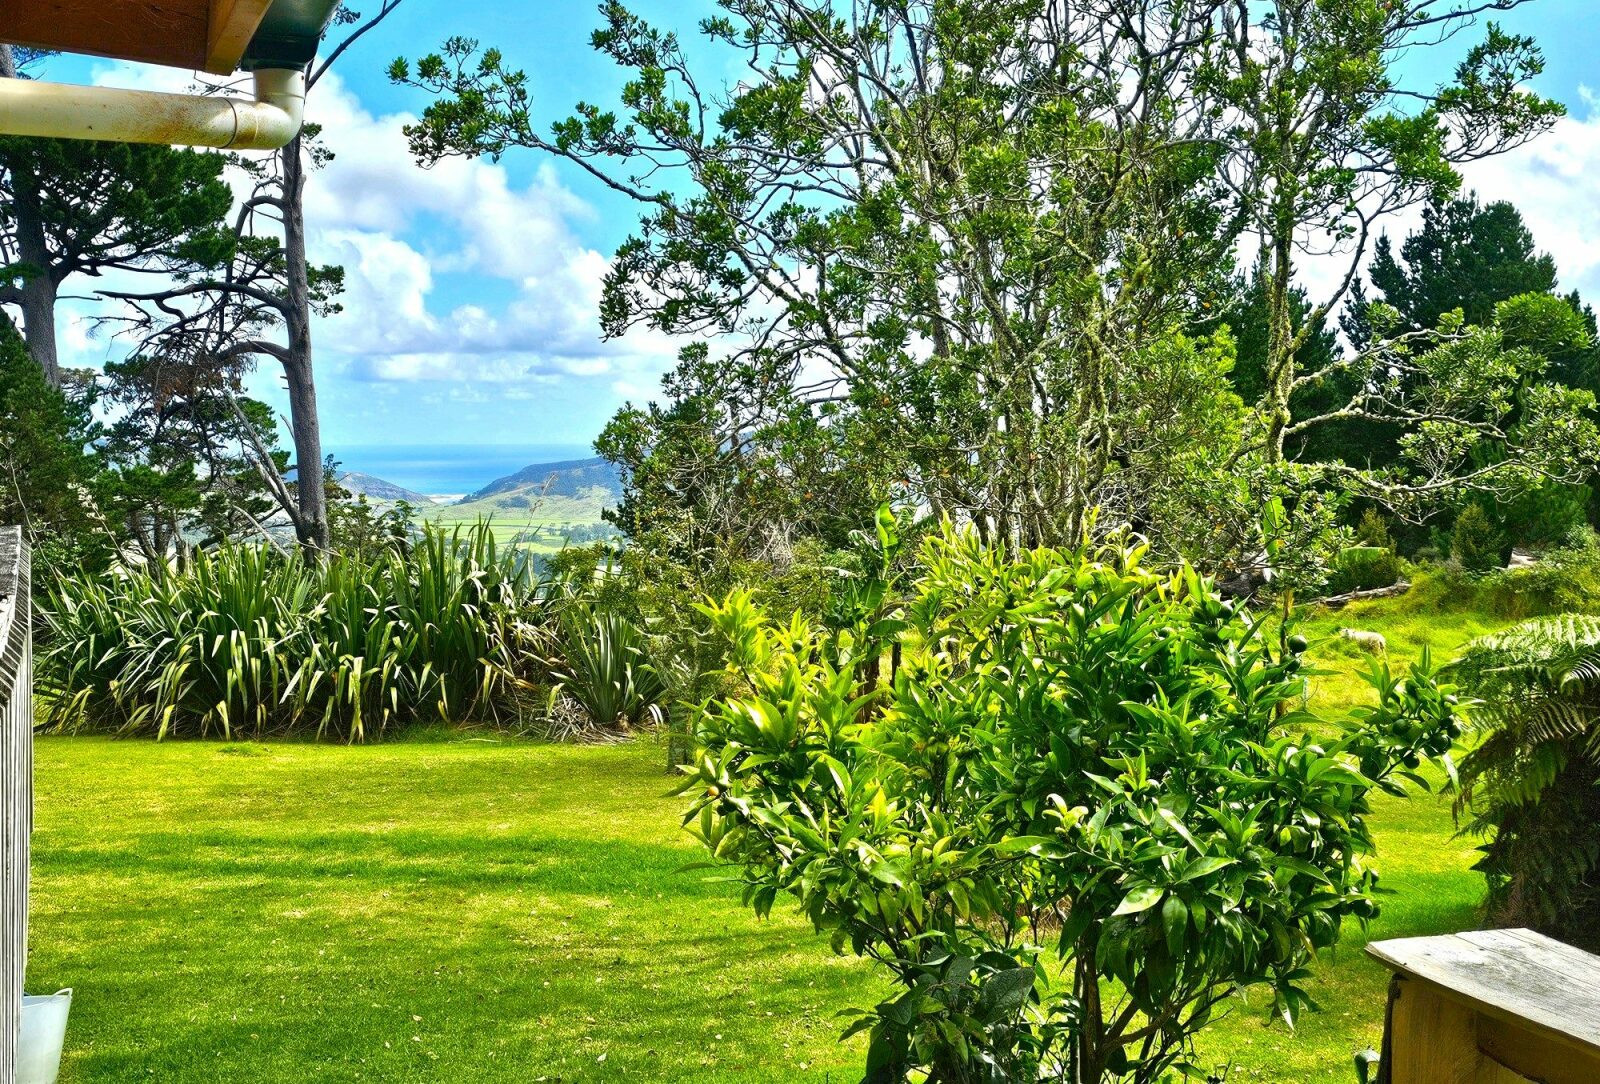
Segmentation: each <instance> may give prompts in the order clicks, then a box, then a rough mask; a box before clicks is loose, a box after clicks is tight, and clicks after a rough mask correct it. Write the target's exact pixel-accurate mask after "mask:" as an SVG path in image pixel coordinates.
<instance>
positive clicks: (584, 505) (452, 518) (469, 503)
mask: <svg viewBox="0 0 1600 1084" xmlns="http://www.w3.org/2000/svg"><path fill="white" fill-rule="evenodd" d="M621 495H622V483H621V480H620V479H619V478H618V477H617V471H616V468H615V467H613V466H612V465H611V464H610V463H607V462H606V461H605V460H603V459H600V458H598V457H596V458H593V459H570V460H561V461H559V462H553V463H534V464H532V465H530V466H527V467H524V468H522V469H521V470H519V471H517V472H516V473H515V474H508V475H506V476H505V477H504V478H497V479H495V480H494V481H493V482H490V483H489V484H488V485H486V486H484V487H483V488H482V489H480V490H478V491H477V492H475V493H471V494H468V495H467V496H466V497H465V498H463V499H462V500H461V501H459V502H457V503H456V504H452V505H446V506H444V507H433V508H429V509H426V510H425V511H424V513H423V515H424V516H425V518H427V519H428V520H430V521H432V522H434V523H439V524H443V525H450V524H456V523H474V522H476V521H478V520H482V519H486V520H489V521H490V522H492V523H493V524H494V529H495V536H496V537H497V538H498V539H499V540H500V541H501V542H505V543H510V544H515V545H520V546H523V547H526V548H528V549H532V550H534V551H536V552H543V553H554V552H555V551H557V550H559V549H561V548H562V547H563V546H566V545H573V544H581V543H585V542H592V541H594V540H596V539H598V538H604V537H608V536H610V535H611V534H612V533H613V531H612V529H611V528H610V526H609V525H607V524H606V523H604V522H603V520H602V518H601V513H602V512H604V511H605V509H607V508H610V507H613V506H614V505H615V504H616V503H617V501H618V499H620V497H621Z"/></svg>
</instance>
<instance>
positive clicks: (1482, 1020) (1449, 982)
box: [1367, 930, 1600, 1084]
mask: <svg viewBox="0 0 1600 1084" xmlns="http://www.w3.org/2000/svg"><path fill="white" fill-rule="evenodd" d="M1367 952H1368V953H1370V954H1371V955H1372V956H1373V957H1375V958H1376V959H1377V960H1378V961H1379V962H1380V963H1382V964H1383V965H1384V966H1385V967H1387V968H1388V969H1389V970H1390V971H1391V972H1393V973H1394V979H1393V981H1392V982H1391V984H1390V988H1389V1018H1388V1022H1387V1026H1386V1027H1385V1028H1384V1041H1383V1060H1382V1063H1381V1065H1380V1068H1379V1073H1378V1079H1379V1081H1380V1082H1382V1084H1595V1082H1596V1081H1600V956H1593V955H1591V954H1589V953H1587V952H1584V951H1582V950H1581V949H1576V948H1573V947H1572V946H1571V945H1564V944H1562V943H1561V942H1560V941H1553V940H1551V939H1550V938H1548V937H1544V936H1542V935H1540V934H1537V933H1534V932H1533V931H1532V930H1478V931H1473V932H1470V933H1458V934H1450V935H1447V936H1444V937H1408V938H1403V939H1400V940H1396V941H1376V942H1374V943H1372V944H1370V945H1368V946H1367Z"/></svg>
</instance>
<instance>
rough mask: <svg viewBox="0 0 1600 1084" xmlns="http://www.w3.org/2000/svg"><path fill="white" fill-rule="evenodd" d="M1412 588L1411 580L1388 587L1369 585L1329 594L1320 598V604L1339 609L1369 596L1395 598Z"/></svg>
mask: <svg viewBox="0 0 1600 1084" xmlns="http://www.w3.org/2000/svg"><path fill="white" fill-rule="evenodd" d="M1409 590H1411V581H1410V580H1401V581H1400V582H1399V583H1394V584H1390V585H1389V586H1388V587H1369V588H1367V589H1366V590H1365V591H1346V592H1345V593H1344V594H1342V595H1329V596H1328V597H1327V598H1319V599H1317V601H1316V605H1318V606H1326V607H1327V608H1328V609H1330V610H1337V609H1339V607H1341V606H1344V605H1346V604H1348V603H1351V602H1361V601H1364V600H1365V599H1369V598H1394V597H1395V596H1397V595H1403V594H1405V593H1406V592H1407V591H1409Z"/></svg>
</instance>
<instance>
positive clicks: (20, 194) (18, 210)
mask: <svg viewBox="0 0 1600 1084" xmlns="http://www.w3.org/2000/svg"><path fill="white" fill-rule="evenodd" d="M0 78H5V79H15V78H17V68H16V64H15V62H14V60H13V58H12V55H11V46H9V45H0ZM0 165H3V166H4V167H5V168H6V170H7V171H8V172H9V173H10V174H11V189H12V203H11V215H12V219H13V221H14V222H15V223H16V235H17V257H18V260H19V261H20V262H21V263H24V264H28V265H30V266H31V267H32V268H33V269H34V273H33V274H32V275H31V276H30V277H29V278H27V279H26V280H24V281H23V283H22V286H21V288H20V292H21V295H22V296H21V299H20V301H19V304H20V306H21V308H22V334H23V340H24V341H25V342H26V343H27V344H28V353H30V354H32V355H33V360H34V361H37V362H38V363H39V368H41V369H43V370H44V375H45V379H46V380H48V381H50V384H51V386H52V387H60V386H61V366H60V361H59V356H58V354H57V352H56V281H55V278H54V277H53V276H52V275H51V274H50V247H49V245H48V244H47V243H46V242H45V235H44V219H43V218H42V216H41V215H40V213H39V182H38V178H36V177H34V175H33V172H32V171H31V170H30V169H28V168H27V167H26V166H22V165H20V164H19V163H18V162H16V161H3V160H0Z"/></svg>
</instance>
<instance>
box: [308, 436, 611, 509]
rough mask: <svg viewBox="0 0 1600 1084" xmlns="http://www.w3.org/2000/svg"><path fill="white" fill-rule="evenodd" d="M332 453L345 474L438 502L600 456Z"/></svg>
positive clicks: (564, 447) (487, 449)
mask: <svg viewBox="0 0 1600 1084" xmlns="http://www.w3.org/2000/svg"><path fill="white" fill-rule="evenodd" d="M328 451H329V453H330V454H331V455H332V456H333V457H334V458H335V459H336V460H338V462H339V469H340V470H342V471H358V472H360V473H362V474H370V475H374V476H376V477H378V478H382V479H384V480H386V481H389V482H393V483H394V484H395V485H398V486H404V487H405V488H406V489H414V490H416V491H417V492H418V493H426V494H428V495H429V496H432V497H435V498H439V497H446V496H449V497H456V498H459V497H460V496H461V495H463V494H466V493H472V492H475V491H477V490H478V489H480V488H482V487H483V486H485V485H487V484H489V483H490V482H492V481H494V480H495V479H496V478H501V477H504V476H505V475H508V474H513V473H515V472H516V471H519V470H521V469H522V468H523V467H526V466H527V465H528V464H530V463H541V462H549V461H553V460H562V459H582V458H586V457H588V456H592V455H594V451H593V450H592V449H591V448H590V447H589V446H588V445H585V444H342V445H341V444H329V445H328Z"/></svg>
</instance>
